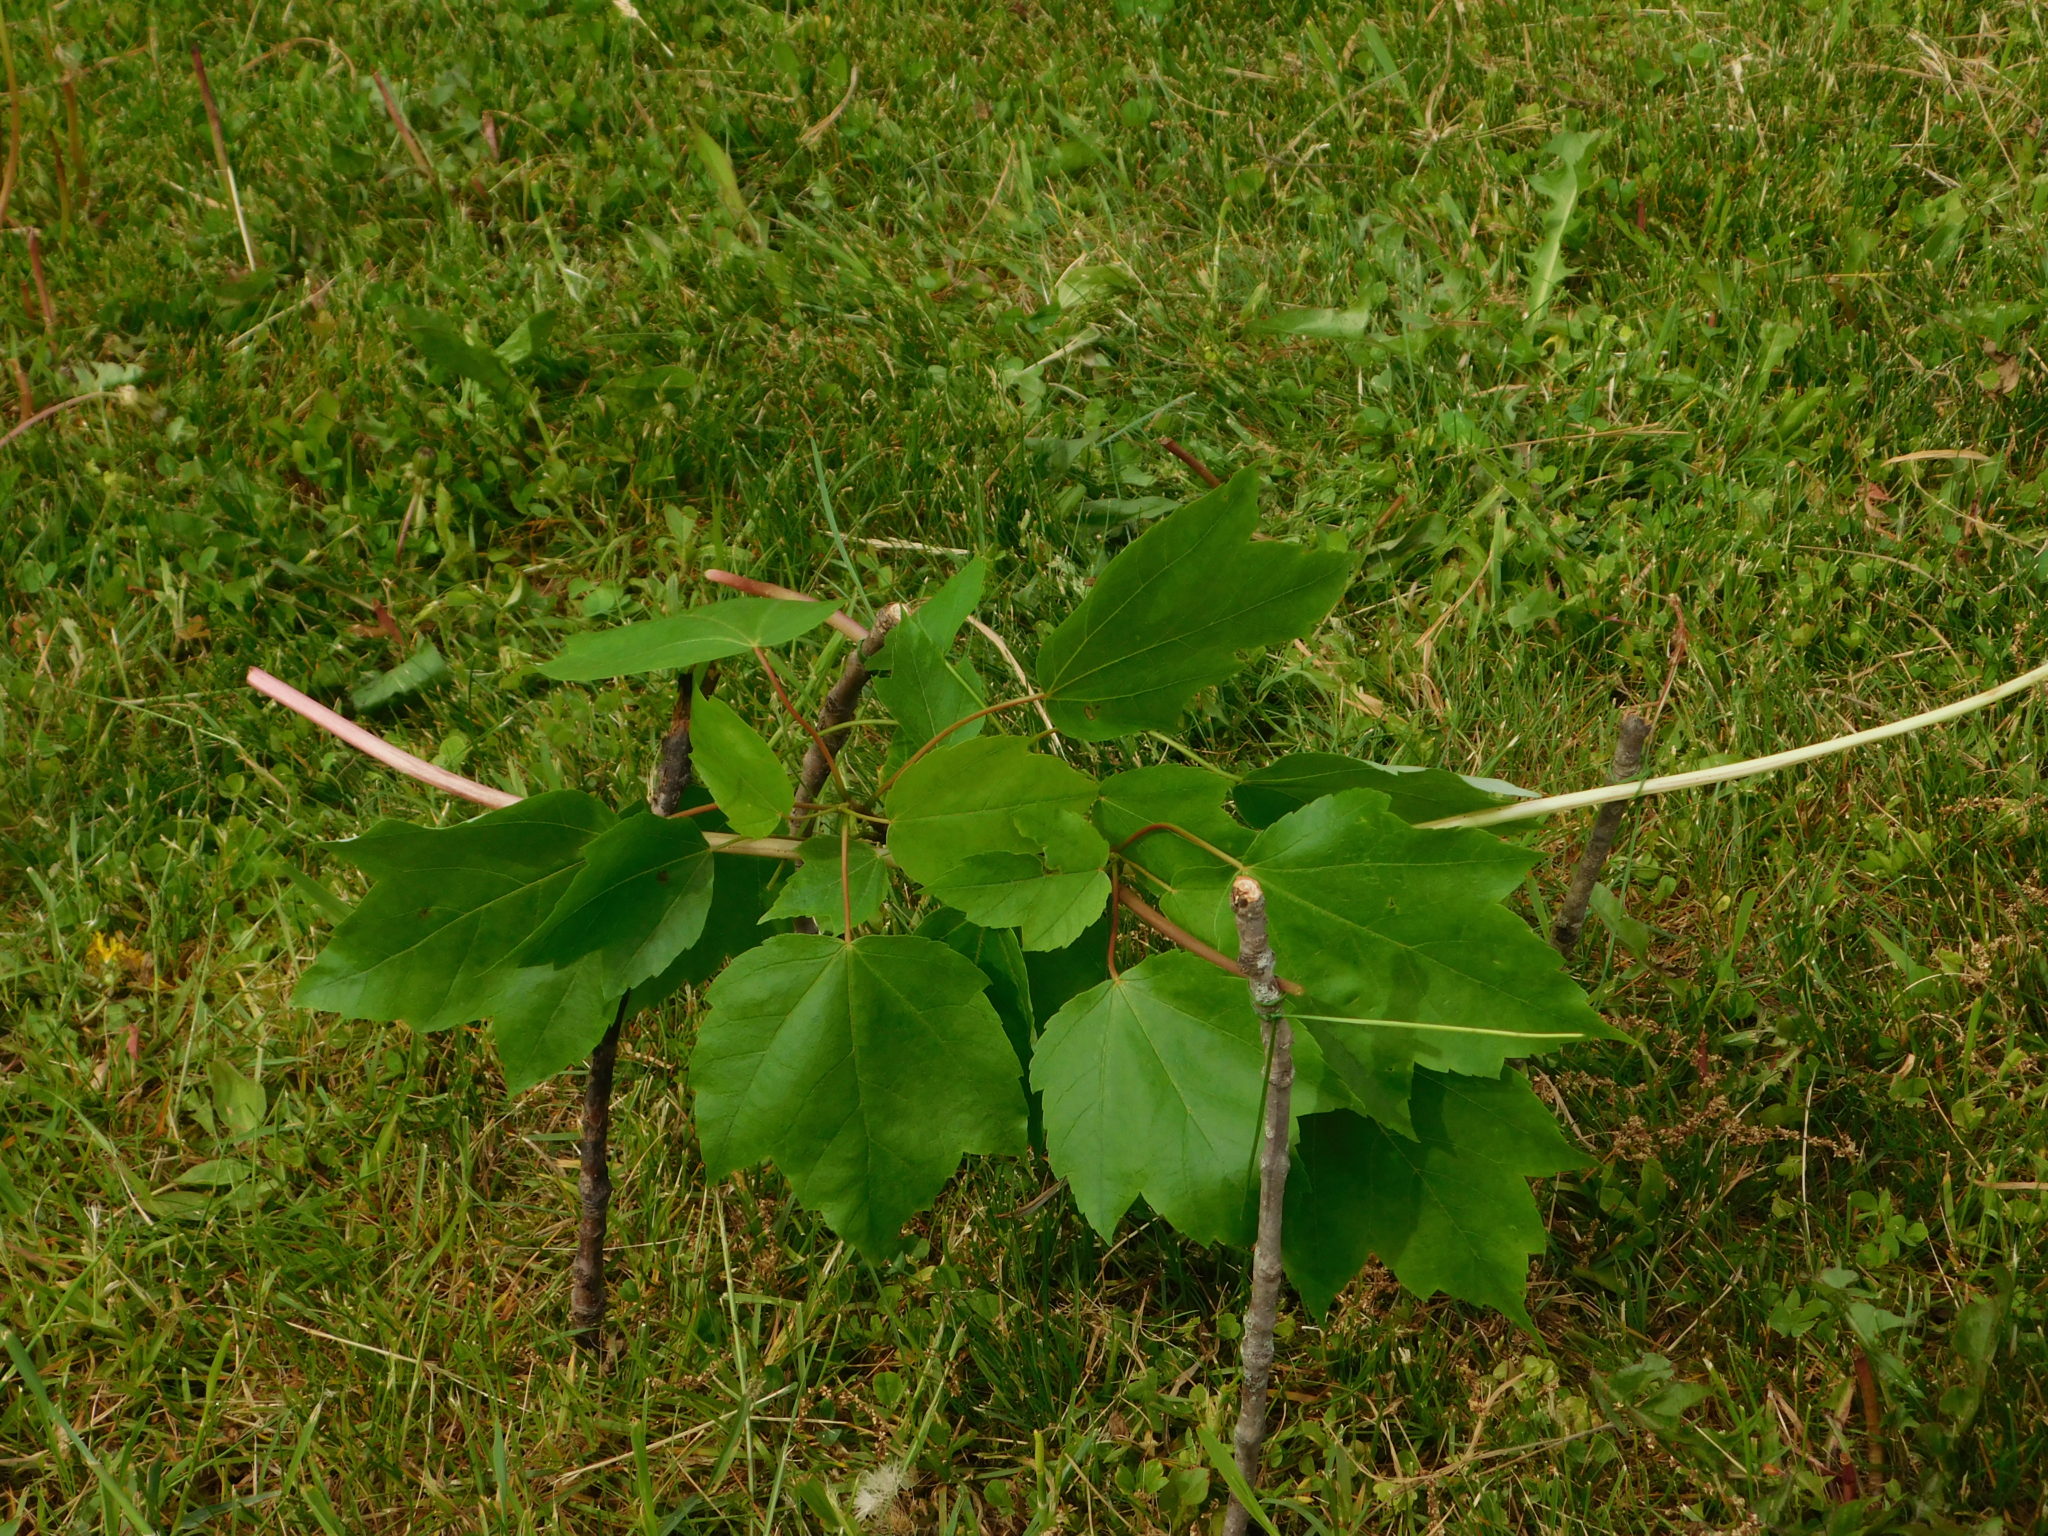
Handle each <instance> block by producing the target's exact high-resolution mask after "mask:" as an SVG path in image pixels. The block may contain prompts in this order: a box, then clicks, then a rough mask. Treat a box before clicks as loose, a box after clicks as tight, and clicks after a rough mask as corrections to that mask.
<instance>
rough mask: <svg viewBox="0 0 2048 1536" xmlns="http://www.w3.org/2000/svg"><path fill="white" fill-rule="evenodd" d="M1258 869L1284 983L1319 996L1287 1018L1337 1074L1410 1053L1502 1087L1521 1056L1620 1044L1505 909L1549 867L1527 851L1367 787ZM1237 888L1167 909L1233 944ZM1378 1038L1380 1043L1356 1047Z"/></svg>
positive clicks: (1289, 822)
mask: <svg viewBox="0 0 2048 1536" xmlns="http://www.w3.org/2000/svg"><path fill="white" fill-rule="evenodd" d="M1244 862H1245V871H1244V872H1245V873H1246V874H1248V875H1250V876H1251V877H1252V878H1253V879H1255V880H1257V881H1258V882H1259V884H1260V886H1261V887H1262V888H1263V889H1264V891H1265V894H1266V915H1267V921H1268V925H1269V929H1270V932H1271V935H1272V940H1273V949H1274V953H1275V954H1276V955H1277V956H1278V957H1279V966H1280V972H1281V974H1282V975H1284V976H1287V977H1288V978H1290V979H1291V980H1293V981H1296V982H1299V983H1300V984H1301V985H1302V986H1303V987H1304V988H1306V990H1307V994H1308V997H1307V999H1306V1000H1301V999H1297V1000H1291V1001H1290V1002H1289V1004H1288V1011H1289V1013H1290V1014H1291V1015H1293V1016H1294V1017H1296V1018H1298V1019H1300V1020H1302V1022H1303V1023H1305V1024H1306V1025H1307V1026H1308V1027H1309V1029H1310V1030H1311V1031H1312V1032H1313V1033H1314V1034H1315V1035H1316V1037H1317V1038H1318V1039H1319V1041H1321V1042H1322V1043H1324V1045H1325V1049H1326V1054H1327V1055H1329V1057H1330V1058H1331V1062H1330V1064H1331V1067H1332V1069H1333V1070H1337V1071H1341V1070H1342V1064H1343V1062H1344V1061H1345V1060H1347V1059H1350V1058H1356V1057H1359V1056H1362V1055H1369V1054H1373V1053H1380V1054H1384V1053H1385V1051H1386V1049H1387V1048H1388V1047H1398V1048H1399V1049H1400V1050H1401V1051H1404V1052H1406V1053H1407V1054H1408V1055H1409V1057H1410V1058H1411V1059H1413V1060H1414V1061H1416V1062H1418V1063H1420V1064H1421V1065H1423V1066H1427V1067H1435V1068H1440V1069H1444V1070H1449V1071H1454V1072H1466V1073H1471V1074H1474V1075H1476V1076H1481V1077H1492V1076H1495V1075H1497V1074H1498V1073H1499V1072H1500V1069H1501V1066H1502V1064H1503V1063H1504V1062H1505V1061H1506V1060H1507V1059H1508V1058H1509V1057H1511V1056H1526V1055H1530V1054H1534V1053H1537V1052H1541V1051H1547V1050H1553V1049H1555V1048H1556V1047H1558V1046H1559V1045H1562V1044H1564V1043H1566V1042H1568V1041H1573V1040H1594V1039H1612V1038H1614V1032H1613V1031H1612V1030H1610V1029H1609V1028H1608V1027H1607V1026H1606V1025H1605V1024H1604V1023H1602V1022H1601V1020H1600V1017H1599V1015H1598V1014H1596V1013H1595V1012H1594V1011H1593V1009H1592V1008H1591V1007H1590V1006H1588V1004H1587V1002H1586V995H1585V993H1584V992H1582V991H1581V990H1580V989H1579V987H1578V985H1577V984H1576V983H1575V982H1573V981H1572V979H1571V978H1570V976H1568V975H1567V974H1566V973H1565V971H1564V969H1563V966H1562V964H1561V962H1560V961H1559V960H1558V957H1557V953H1556V951H1554V950H1553V949H1551V947H1550V946H1549V945H1548V944H1546V943H1544V942H1543V940H1542V939H1540V938H1538V937H1537V936H1536V934H1535V933H1534V932H1532V931H1531V930H1530V928H1529V925H1528V924H1527V923H1525V922H1523V921H1522V920H1521V919H1520V918H1519V917H1517V916H1515V914H1514V913H1512V912H1510V911H1509V910H1508V909H1507V908H1506V907H1505V906H1503V905H1501V903H1502V901H1503V900H1504V899H1505V898H1506V896H1507V895H1508V894H1509V893H1510V892H1511V891H1513V890H1514V889H1515V888H1516V887H1517V886H1518V885H1519V884H1520V883H1521V881H1522V878H1523V876H1524V875H1525V874H1526V873H1527V872H1528V870H1529V868H1530V866H1531V865H1532V864H1534V863H1535V862H1536V855H1535V854H1533V853H1531V852H1530V851H1529V850H1527V849H1525V848H1520V847H1517V846H1516V845H1514V844H1512V843H1506V842H1503V841H1501V840H1500V839H1499V838H1497V837H1494V836H1492V835H1491V834H1489V833H1487V832H1483V831H1479V830H1476V829H1467V830H1457V831H1430V830H1426V829H1423V828H1419V827H1411V826H1409V825H1408V824H1407V823H1406V822H1404V821H1402V820H1401V819H1400V818H1399V817H1397V816H1395V815H1393V814H1392V813H1391V812H1390V811H1389V810H1388V809H1387V798H1386V796H1384V795H1382V794H1380V793H1379V792H1378V791H1376V790H1370V789H1354V790H1347V791H1346V792H1344V793H1343V794H1340V795H1330V796H1327V797H1325V798H1323V799H1321V800H1318V801H1316V802H1314V803H1313V804H1311V805H1309V806H1306V807H1304V808H1303V809H1301V810H1299V811H1296V812H1294V813H1293V814H1292V815H1289V816H1285V817H1282V818H1281V819H1280V820H1279V821H1276V822H1274V823H1273V825H1272V826H1270V827H1268V828H1266V829H1265V830H1264V831H1263V832H1261V833H1260V834H1259V835H1258V837H1257V839H1256V840H1255V841H1254V842H1253V843H1252V845H1251V847H1250V849H1248V850H1247V852H1246V854H1245V856H1244ZM1227 887H1228V882H1227V880H1226V879H1225V877H1224V873H1218V874H1215V875H1208V876H1204V877H1202V878H1201V880H1200V881H1199V882H1190V884H1189V885H1188V886H1187V887H1186V888H1184V889H1183V890H1182V891H1181V892H1179V893H1177V894H1174V895H1169V896H1168V897H1167V898H1166V905H1167V910H1168V911H1169V912H1171V913H1172V914H1173V915H1174V916H1176V917H1178V918H1181V919H1182V920H1183V921H1185V922H1187V923H1188V925H1189V926H1190V927H1192V928H1194V930H1195V931H1196V932H1197V933H1199V934H1202V935H1203V936H1204V937H1208V938H1211V941H1212V942H1221V940H1220V938H1219V937H1218V936H1220V935H1222V934H1225V933H1227V932H1228V931H1229V929H1230V926H1231V925H1230V920H1229V917H1228V911H1229V905H1228V904H1229V897H1228V888H1227ZM1404 1026H1411V1027H1404ZM1368 1030H1369V1031H1374V1032H1377V1034H1378V1035H1379V1037H1380V1039H1379V1041H1378V1043H1376V1044H1374V1045H1372V1046H1371V1047H1370V1048H1369V1049H1368V1048H1367V1047H1365V1046H1363V1045H1360V1046H1359V1047H1358V1048H1357V1049H1355V1050H1351V1049H1345V1048H1344V1045H1343V1042H1344V1041H1345V1040H1346V1039H1356V1037H1357V1036H1358V1033H1359V1032H1361V1031H1368ZM1333 1042H1334V1043H1333ZM1354 1086H1358V1087H1359V1088H1360V1091H1361V1093H1363V1092H1364V1091H1365V1090H1364V1087H1363V1086H1362V1085H1354Z"/></svg>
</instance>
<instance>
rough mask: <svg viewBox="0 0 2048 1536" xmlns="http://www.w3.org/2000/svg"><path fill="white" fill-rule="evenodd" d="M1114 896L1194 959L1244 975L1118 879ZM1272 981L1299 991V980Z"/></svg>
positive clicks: (1227, 958)
mask: <svg viewBox="0 0 2048 1536" xmlns="http://www.w3.org/2000/svg"><path fill="white" fill-rule="evenodd" d="M1116 899H1117V900H1118V901H1119V902H1121V903H1122V904H1123V907H1124V910H1125V911H1127V912H1129V913H1130V914H1131V916H1133V917H1135V918H1136V919H1137V920H1138V921H1139V922H1141V923H1143V924H1144V925H1145V926H1146V927H1147V928H1150V929H1151V930H1152V931H1153V932H1154V933H1156V934H1158V935H1159V936H1160V937H1161V938H1163V939H1169V940H1171V941H1172V942H1173V943H1175V944H1178V945H1179V946H1180V947H1181V948H1182V949H1184V950H1186V951H1187V952H1188V953H1189V954H1191V955H1193V956H1194V957H1195V958H1196V959H1198V960H1206V961H1208V962H1209V963H1210V964H1211V965H1213V966H1215V967H1216V968H1217V969H1219V970H1225V971H1228V972H1230V974H1231V975H1233V976H1242V975H1244V973H1245V972H1244V967H1243V966H1242V965H1240V964H1239V963H1238V962H1237V961H1235V960H1233V959H1231V958H1230V956H1228V955H1226V954H1224V953H1223V951H1222V950H1220V949H1218V948H1216V947H1215V946H1214V945H1213V944H1207V943H1204V942H1203V941H1202V940H1200V939H1198V938H1196V937H1195V936H1194V935H1193V934H1192V933H1189V932H1188V931H1187V929H1185V928H1183V927H1181V925H1180V924H1179V923H1176V922H1175V921H1174V920H1173V919H1172V918H1170V917H1168V916H1167V915H1166V914H1165V913H1164V912H1162V911H1160V910H1159V909H1158V908H1157V907H1155V906H1153V905H1152V903H1151V902H1149V901H1147V900H1146V899H1145V898H1144V897H1142V896H1140V895H1139V894H1138V893H1137V892H1136V891H1134V890H1132V889H1131V888H1130V887H1129V886H1128V885H1125V884H1123V883H1122V882H1121V881H1119V882H1118V884H1117V887H1116ZM1274 985H1275V986H1277V987H1279V989H1280V990H1281V991H1282V992H1285V993H1286V994H1287V995H1288V996H1289V997H1299V996H1301V994H1302V986H1301V983H1300V982H1298V981H1289V980H1288V979H1287V978H1286V977H1285V976H1279V977H1275V978H1274Z"/></svg>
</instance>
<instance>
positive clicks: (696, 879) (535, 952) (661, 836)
mask: <svg viewBox="0 0 2048 1536" xmlns="http://www.w3.org/2000/svg"><path fill="white" fill-rule="evenodd" d="M712 862H713V861H712V854H711V849H710V848H709V846H707V845H706V843H705V841H704V834H703V833H702V832H700V831H699V830H698V829H697V826H696V824H695V823H694V822H691V821H686V820H683V819H681V818H676V817H664V816H628V817H626V818H624V819H623V820H622V821H620V822H619V823H618V825H616V826H614V827H612V828H610V829H609V830H607V831H604V832H600V833H599V834H598V835H597V836H596V837H594V838H592V839H591V840H590V842H589V844H588V845H587V846H586V847H585V848H584V850H583V867H582V868H581V869H579V870H578V871H577V872H576V878H575V879H574V880H572V881H571V882H570V884H569V889H568V891H567V892H566V893H564V895H563V897H562V901H561V905H559V906H558V907H556V908H555V910H554V912H553V914H552V915H551V916H550V917H549V918H548V920H547V921H546V922H545V923H544V924H542V926H541V928H540V931H539V932H537V933H536V934H535V935H534V936H533V938H532V940H531V941H530V942H529V943H528V944H527V946H526V948H525V950H523V951H522V952H521V954H520V956H519V958H520V961H521V963H523V964H526V965H554V966H567V965H572V964H574V963H576V962H577V961H579V960H581V959H583V958H584V957H585V956H586V955H589V956H595V957H596V959H597V977H598V981H599V985H600V988H601V990H603V991H605V992H607V993H609V994H611V996H613V997H618V996H619V995H620V994H621V993H624V992H626V991H628V990H630V989H631V988H633V987H637V986H638V985H640V983H641V982H643V981H645V980H647V978H648V977H650V976H655V975H658V974H659V973H660V972H661V971H662V970H664V969H665V968H666V967H667V966H668V964H669V962H670V961H672V960H674V959H675V957H676V956H677V955H679V954H681V953H682V952H683V951H684V950H686V949H688V948H689V947H690V946H691V945H692V944H694V943H696V942H697V938H698V935H700V934H701V933H702V932H703V931H704V918H705V915H706V914H707V913H709V912H710V910H711V877H712Z"/></svg>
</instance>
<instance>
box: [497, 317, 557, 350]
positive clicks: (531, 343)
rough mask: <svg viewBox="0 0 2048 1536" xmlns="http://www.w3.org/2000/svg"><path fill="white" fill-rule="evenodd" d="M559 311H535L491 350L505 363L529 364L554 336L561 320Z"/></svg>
mask: <svg viewBox="0 0 2048 1536" xmlns="http://www.w3.org/2000/svg"><path fill="white" fill-rule="evenodd" d="M561 318H562V312H561V311H560V310H559V309H542V310H536V311H535V312H534V313H533V314H530V315H528V316H527V317H526V318H525V319H524V320H522V321H520V322H519V324H518V325H517V326H515V327H514V328H513V331H512V334H511V335H509V336H507V337H506V338H505V339H504V340H503V341H501V342H499V343H498V344H497V346H496V347H494V348H492V350H493V351H495V352H496V353H497V354H498V357H499V360H500V361H502V362H505V363H525V362H531V361H532V359H533V356H534V354H535V353H537V352H539V351H540V349H541V348H542V347H544V346H546V345H547V342H548V338H549V337H550V336H552V335H554V334H555V326H556V324H557V323H558V322H559V321H560V320H561Z"/></svg>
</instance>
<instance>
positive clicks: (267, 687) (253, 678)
mask: <svg viewBox="0 0 2048 1536" xmlns="http://www.w3.org/2000/svg"><path fill="white" fill-rule="evenodd" d="M248 682H249V686H250V687H251V688H254V689H255V690H256V691H257V692H258V693H260V694H262V695H263V696H264V697H265V698H269V699H275V700H276V701H277V702H278V703H280V704H282V705H283V706H284V707H285V708H286V709H289V710H291V711H292V712H293V713H295V714H300V715H304V716H305V717H306V718H307V719H308V720H310V721H312V722H313V723H314V724H315V725H317V726H319V727H320V729H321V730H323V731H326V732H328V733H329V734H330V735H334V736H338V737H340V738H341V739H342V740H343V741H345V742H347V743H348V744H349V745H350V746H352V747H354V748H355V749H356V750H357V751H358V752H361V753H363V754H364V755H365V756H368V757H374V758H375V759H377V761H378V762H380V763H382V764H384V766H385V767H387V768H396V769H397V770H398V771H399V772H400V773H402V774H405V775H406V776H407V777H408V778H414V779H418V780H419V781H420V782H421V783H422V784H431V785H433V786H434V788H436V789H439V790H445V791H446V792H447V793H449V794H451V795H456V796H459V797H460V798H462V799H464V800H472V801H474V802H475V803H476V804H478V805H488V806H490V807H491V808H492V809H493V810H496V809H498V808H499V807H501V806H507V805H516V804H517V803H518V802H519V796H517V795H513V794H507V793H506V792H505V791H504V790H502V789H493V788H491V786H490V785H488V784H479V783H477V781H476V780H475V779H465V778H464V777H463V776H462V775H461V774H459V773H450V772H449V771H448V770H447V769H446V768H436V767H435V766H434V765H433V764H432V763H430V762H427V761H426V760H425V759H424V758H418V757H414V756H413V755H412V754H411V753H410V752H407V751H404V750H403V749H401V748H398V747H394V746H393V745H391V743H390V742H388V741H386V740H385V739H384V738H383V737H381V736H378V735H375V734H373V733H372V732H369V731H366V730H364V729H363V728H362V727H361V726H360V725H356V724H354V723H353V722H351V721H348V720H344V719H343V718H342V717H341V716H340V715H337V714H336V713H335V712H334V711H333V710H331V709H329V708H328V707H327V706H326V705H325V704H321V703H317V702H315V701H314V700H312V699H309V698H307V697H306V696H305V695H304V694H303V693H301V692H299V690H298V689H296V688H294V687H293V686H292V685H291V684H290V683H287V682H281V681H280V680H278V679H277V678H274V677H272V676H271V675H270V674H269V673H268V672H265V671H264V670H263V669H262V668H260V667H251V668H250V669H249V675H248Z"/></svg>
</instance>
